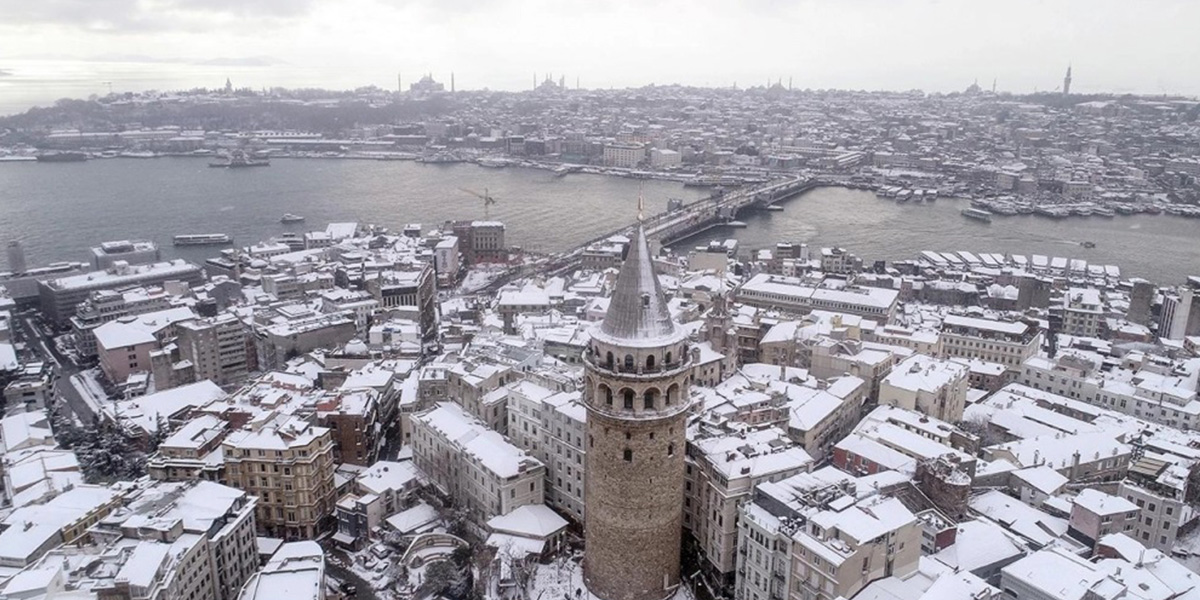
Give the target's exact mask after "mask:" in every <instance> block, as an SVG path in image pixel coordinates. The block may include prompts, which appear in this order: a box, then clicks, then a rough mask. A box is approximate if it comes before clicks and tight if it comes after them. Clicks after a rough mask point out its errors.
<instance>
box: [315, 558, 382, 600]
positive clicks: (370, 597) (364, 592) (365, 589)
mask: <svg viewBox="0 0 1200 600" xmlns="http://www.w3.org/2000/svg"><path fill="white" fill-rule="evenodd" d="M334 555H335V556H337V560H338V561H345V560H349V558H348V557H347V556H346V555H345V554H344V553H341V552H338V553H335V554H334ZM325 571H326V572H327V575H326V577H330V576H331V577H333V578H334V579H336V580H337V581H339V582H342V581H348V582H350V583H352V584H354V587H356V588H358V589H357V591H355V593H354V596H353V597H354V598H355V600H382V599H381V598H380V597H379V596H378V595H377V594H376V593H375V590H373V589H371V584H369V583H367V582H366V580H364V579H363V578H362V577H359V576H358V575H355V574H354V572H353V571H350V570H349V569H347V568H345V567H343V566H341V565H340V564H338V563H336V562H334V561H332V560H326V561H325ZM333 587H335V588H336V587H339V584H336V583H335V584H334V586H333Z"/></svg>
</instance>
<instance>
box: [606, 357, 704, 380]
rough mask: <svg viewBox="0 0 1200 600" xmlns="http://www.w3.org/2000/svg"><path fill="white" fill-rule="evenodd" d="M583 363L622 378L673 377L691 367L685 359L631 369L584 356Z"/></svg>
mask: <svg viewBox="0 0 1200 600" xmlns="http://www.w3.org/2000/svg"><path fill="white" fill-rule="evenodd" d="M583 361H584V363H586V364H588V365H591V366H592V367H594V368H596V369H598V370H601V371H607V372H609V373H613V374H616V375H621V376H624V377H645V378H653V377H659V376H661V375H674V374H677V373H679V372H680V371H683V370H684V369H686V368H688V367H690V366H691V360H687V359H685V360H675V361H671V362H669V363H656V364H655V365H654V366H653V367H647V366H646V365H645V364H635V365H633V366H632V367H626V366H625V364H624V363H620V362H614V363H611V364H610V363H608V362H606V361H596V360H593V359H592V357H590V356H588V355H586V354H585V355H584V357H583Z"/></svg>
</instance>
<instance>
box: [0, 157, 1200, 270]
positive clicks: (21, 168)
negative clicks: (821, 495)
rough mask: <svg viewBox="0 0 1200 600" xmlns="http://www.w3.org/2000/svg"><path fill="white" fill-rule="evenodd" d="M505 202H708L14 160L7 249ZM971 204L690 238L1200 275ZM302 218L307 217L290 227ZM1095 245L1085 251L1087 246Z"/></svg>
mask: <svg viewBox="0 0 1200 600" xmlns="http://www.w3.org/2000/svg"><path fill="white" fill-rule="evenodd" d="M459 188H466V189H471V190H476V191H479V192H483V191H484V189H485V188H487V190H488V192H489V193H491V194H492V195H493V196H495V197H497V198H498V203H497V204H496V205H494V206H492V207H491V214H490V218H492V219H496V220H501V221H504V223H505V224H506V225H507V227H508V241H509V243H510V244H516V245H521V246H523V247H525V248H527V249H529V250H536V251H544V252H552V251H558V250H564V249H566V248H569V247H571V246H573V245H575V244H578V243H580V242H582V241H585V240H587V239H590V238H592V237H595V236H596V235H599V234H601V233H604V232H606V231H609V230H612V229H615V228H617V227H619V226H620V225H623V224H626V223H629V222H631V221H632V220H633V218H634V216H635V214H636V207H637V197H638V192H639V189H643V188H644V194H645V196H646V204H647V209H648V211H658V210H663V209H664V208H665V207H666V203H667V199H668V198H671V197H677V198H685V199H694V198H698V197H701V196H703V195H705V194H706V193H707V192H706V191H705V190H702V189H697V188H684V187H683V186H681V185H679V184H675V183H669V182H662V181H645V182H641V181H635V180H630V179H621V178H615V177H603V176H598V175H583V174H572V175H568V176H566V177H562V178H556V177H554V176H553V175H552V174H551V173H550V172H548V171H542V170H536V169H517V168H506V169H486V168H481V167H478V166H475V165H470V164H457V165H427V164H420V163H415V162H407V161H369V160H320V159H311V160H301V159H276V160H274V161H272V163H271V166H270V167H268V168H261V169H234V170H229V169H210V168H208V166H207V160H206V159H201V158H159V159H153V160H149V159H147V160H138V159H107V160H99V159H97V160H90V161H88V162H86V163H70V164H44V163H41V164H39V163H0V242H7V241H8V240H12V239H20V240H21V243H22V245H23V246H24V247H25V251H26V256H27V259H28V263H29V264H30V265H32V266H36V265H45V264H47V263H49V262H51V261H58V260H78V261H86V260H88V257H89V254H88V248H90V247H92V246H95V245H96V244H98V243H100V242H103V241H108V240H116V239H130V238H134V239H151V240H154V241H156V242H158V244H159V246H160V247H161V248H162V252H163V255H164V256H166V257H174V256H179V257H182V258H187V259H189V260H196V261H199V260H203V259H204V258H206V257H208V256H212V255H214V254H216V253H217V252H218V250H219V249H217V248H213V247H187V248H174V247H172V246H171V237H172V236H174V235H177V234H181V233H228V234H230V235H232V236H233V237H234V239H235V241H237V242H238V243H239V244H250V243H253V242H257V241H260V240H265V239H267V238H270V237H272V236H275V235H278V234H280V233H282V232H284V231H289V230H290V231H308V230H312V229H323V228H324V227H325V224H326V223H329V222H332V221H358V222H360V223H364V224H365V223H375V224H380V225H384V226H387V227H390V228H392V229H393V230H395V231H398V230H399V229H400V227H402V226H403V225H404V224H406V223H422V224H424V225H425V227H426V228H429V227H432V226H435V225H438V224H440V223H442V222H444V221H447V220H451V219H481V218H483V217H484V212H483V206H482V202H481V201H479V200H478V199H476V198H474V197H473V196H470V195H469V194H467V193H465V192H463V191H461V190H460V189H459ZM964 206H966V203H965V202H962V201H957V200H952V199H946V198H942V199H939V200H938V201H937V202H936V203H933V204H923V205H914V204H911V203H909V204H896V203H895V202H894V201H891V200H881V199H876V197H875V196H874V194H872V193H870V192H863V191H856V190H845V189H841V188H821V189H817V190H813V191H811V192H808V193H806V194H803V195H800V196H798V197H796V198H794V199H793V200H791V201H789V202H787V203H786V204H785V208H786V210H785V211H783V212H765V211H764V212H753V213H751V212H747V213H745V214H743V215H741V220H743V221H745V222H746V223H747V224H748V225H749V226H748V227H747V228H745V229H732V228H721V229H716V230H712V231H710V232H709V233H707V234H705V235H703V236H700V237H698V238H693V239H691V240H687V241H685V242H684V243H682V244H679V245H680V246H683V247H690V246H692V245H696V244H700V243H705V242H706V241H707V240H709V239H724V238H729V237H734V238H737V239H738V240H740V241H741V243H742V246H743V247H744V248H763V247H770V246H773V245H774V244H775V243H776V242H778V241H791V242H807V243H809V244H811V245H813V246H817V247H819V246H835V245H836V246H842V247H844V248H846V249H847V250H850V251H851V252H854V253H855V254H858V255H859V256H861V257H863V259H864V260H867V261H872V260H877V259H888V260H895V259H908V258H914V257H916V255H917V253H919V252H920V251H921V250H939V251H953V250H968V251H971V252H1000V253H1017V254H1034V253H1037V254H1046V255H1050V256H1063V257H1068V258H1080V259H1084V260H1087V261H1088V262H1089V263H1093V264H1114V265H1118V266H1120V267H1121V269H1122V272H1123V274H1124V275H1125V276H1134V275H1136V276H1141V277H1145V278H1147V279H1150V280H1151V281H1155V282H1160V283H1164V284H1166V283H1172V284H1173V283H1178V282H1180V281H1182V279H1183V278H1184V277H1185V276H1187V275H1196V274H1200V244H1198V243H1197V240H1198V239H1200V220H1195V219H1184V218H1180V217H1172V216H1168V215H1161V216H1150V215H1139V216H1132V217H1122V216H1118V217H1116V218H1112V219H1105V218H1102V217H1089V218H1072V219H1063V220H1051V219H1046V218H1043V217H1037V216H1025V217H1000V216H997V217H996V218H995V219H993V221H992V223H991V224H984V223H979V222H977V221H973V220H970V219H966V218H964V217H962V216H961V215H960V214H959V212H958V211H959V210H960V209H961V208H962V207H964ZM287 212H291V213H296V214H300V215H304V216H305V217H307V218H308V220H307V221H306V222H305V223H300V224H296V225H291V226H284V225H281V224H280V223H279V217H280V216H282V215H283V214H284V213H287ZM1085 240H1086V241H1094V242H1095V243H1096V247H1095V248H1091V249H1088V248H1083V247H1082V246H1080V245H1079V243H1080V242H1081V241H1085Z"/></svg>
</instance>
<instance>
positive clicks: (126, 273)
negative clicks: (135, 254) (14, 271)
mask: <svg viewBox="0 0 1200 600" xmlns="http://www.w3.org/2000/svg"><path fill="white" fill-rule="evenodd" d="M168 281H179V282H182V283H185V284H188V285H192V286H196V285H200V284H201V283H203V282H204V271H203V270H202V269H201V268H200V267H198V266H196V265H194V264H192V263H189V262H186V261H183V260H173V261H169V262H159V263H153V264H149V265H130V264H128V263H126V262H124V261H116V262H114V263H113V265H112V266H111V267H110V268H108V269H106V270H104V271H95V272H91V273H80V274H78V275H68V276H66V277H60V278H58V279H51V280H46V281H39V282H38V295H39V298H40V301H41V306H42V312H43V313H45V315H46V319H47V320H49V321H50V322H51V323H53V324H54V325H55V326H57V327H66V326H67V325H69V324H70V319H71V317H73V316H75V310H76V308H77V307H78V306H79V305H80V304H81V303H83V301H85V300H87V298H88V296H89V295H91V293H92V292H96V291H99V290H115V289H121V288H128V287H136V286H149V285H157V284H162V283H165V282H168Z"/></svg>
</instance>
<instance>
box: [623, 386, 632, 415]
mask: <svg viewBox="0 0 1200 600" xmlns="http://www.w3.org/2000/svg"><path fill="white" fill-rule="evenodd" d="M625 409H626V410H633V390H631V389H629V388H625Z"/></svg>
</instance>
